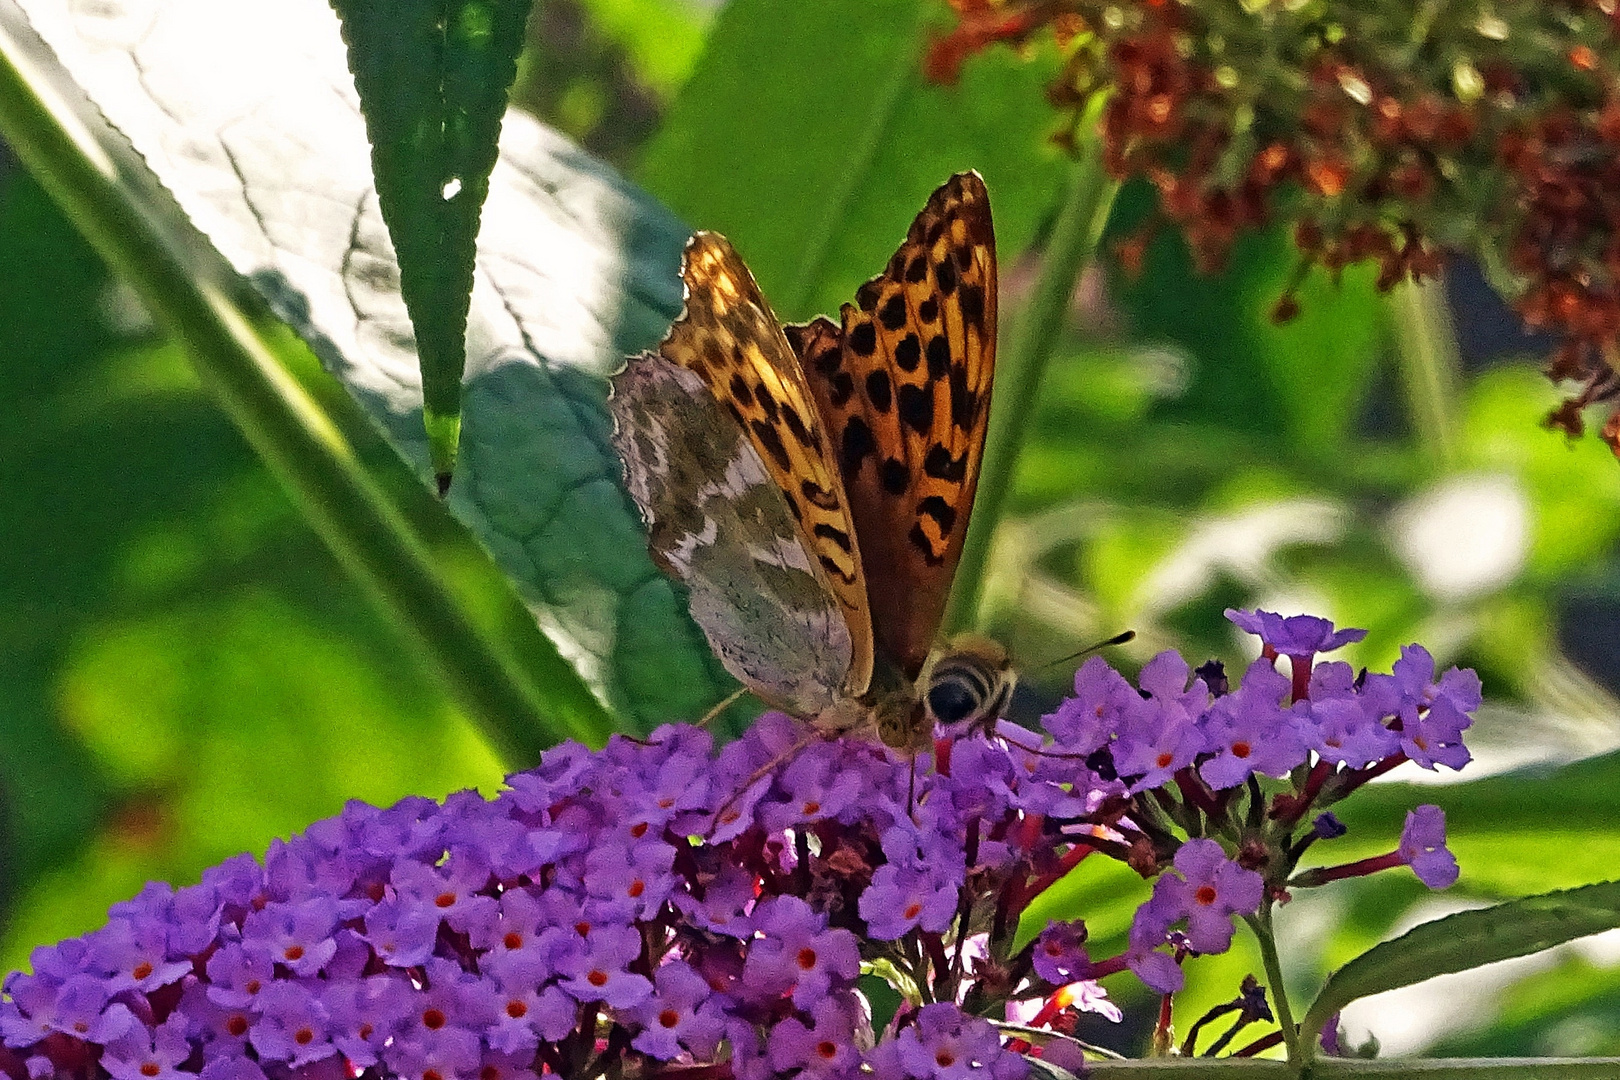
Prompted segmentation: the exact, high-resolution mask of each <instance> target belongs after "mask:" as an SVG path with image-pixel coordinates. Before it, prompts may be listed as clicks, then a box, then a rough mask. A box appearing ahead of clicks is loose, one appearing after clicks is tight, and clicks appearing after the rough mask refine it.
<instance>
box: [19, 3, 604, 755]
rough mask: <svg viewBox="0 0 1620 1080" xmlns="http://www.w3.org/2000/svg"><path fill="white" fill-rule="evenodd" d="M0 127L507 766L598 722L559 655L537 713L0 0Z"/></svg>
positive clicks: (263, 326)
mask: <svg viewBox="0 0 1620 1080" xmlns="http://www.w3.org/2000/svg"><path fill="white" fill-rule="evenodd" d="M0 135H3V136H4V137H5V139H6V141H7V142H9V143H10V145H11V147H12V149H13V150H14V151H15V152H16V153H17V156H18V158H19V159H20V160H21V161H22V162H23V164H24V165H26V166H27V167H28V169H29V170H30V172H32V173H33V175H34V176H35V178H37V179H38V181H39V182H40V184H41V185H42V186H44V188H45V189H46V190H47V191H48V192H49V193H50V195H51V197H52V198H53V199H54V200H55V201H56V203H57V205H59V206H60V207H61V208H62V210H63V212H64V213H66V214H67V216H68V218H69V219H70V220H71V221H73V223H74V224H75V226H76V227H77V228H78V229H79V231H80V232H81V233H82V234H83V235H84V237H85V239H86V240H88V241H89V242H90V244H91V246H92V247H93V248H95V249H96V251H97V252H98V253H99V254H100V255H101V257H102V258H103V259H104V260H106V262H107V264H108V265H109V266H110V267H111V268H112V270H113V271H114V273H116V274H118V275H119V276H120V277H122V278H123V279H124V280H125V281H127V282H129V284H130V285H131V286H133V287H134V289H135V290H136V292H137V293H138V294H139V295H140V297H141V299H142V301H143V302H144V303H145V304H146V307H147V309H148V310H149V311H151V312H152V314H153V315H154V317H156V319H157V320H158V322H159V323H160V324H161V325H162V327H163V328H164V329H165V330H166V331H167V332H168V333H169V334H170V335H171V336H172V337H173V338H174V339H175V340H177V341H179V342H180V343H181V344H182V345H183V346H184V348H185V350H186V352H187V354H188V355H189V356H190V358H191V360H192V362H193V363H194V364H195V365H196V368H197V371H198V373H199V375H200V376H201V378H202V381H203V384H204V385H205V386H206V387H207V388H208V389H209V390H210V391H211V392H212V393H213V395H214V397H215V399H216V400H217V401H218V402H219V404H220V405H221V406H222V407H223V408H224V409H225V411H226V413H227V414H228V415H229V416H230V417H231V419H232V420H233V421H234V422H235V423H236V425H237V427H238V428H240V429H241V431H242V434H243V435H244V436H245V437H246V438H247V441H248V443H249V444H250V445H251V446H252V447H253V449H254V451H255V452H256V453H257V454H258V455H259V456H260V457H261V458H262V459H263V460H264V462H265V463H266V465H268V466H269V468H270V470H271V471H272V472H273V473H274V474H275V475H276V477H277V479H279V480H280V481H281V483H282V484H283V486H284V487H286V489H287V490H288V492H289V493H291V495H292V496H293V498H294V500H295V501H296V502H297V503H298V504H299V506H300V508H301V509H302V510H303V512H304V514H305V516H306V517H307V518H308V520H309V521H310V523H311V524H312V525H313V526H314V528H315V529H316V531H317V532H318V533H319V534H320V535H321V537H322V539H324V540H325V541H326V543H327V545H328V546H329V547H330V548H331V550H332V552H333V553H334V554H335V555H336V556H337V558H338V560H339V562H341V563H342V564H343V566H344V567H345V568H346V569H347V570H348V571H349V572H350V574H352V575H353V576H354V577H355V579H356V580H358V581H359V582H360V583H361V584H362V585H363V586H364V587H365V588H366V590H367V591H368V592H369V593H370V594H371V596H372V598H373V599H374V600H375V601H376V602H377V604H378V605H379V607H380V608H381V609H382V610H383V612H384V614H385V615H386V616H388V617H389V618H390V619H391V621H392V622H393V623H394V624H395V625H396V626H398V627H400V628H401V629H402V630H403V631H405V633H406V636H407V637H409V638H411V639H413V640H414V641H415V642H416V643H417V644H418V645H419V646H420V648H421V650H422V652H423V655H424V656H425V658H426V659H427V660H428V662H429V665H430V667H431V668H432V669H433V670H434V671H436V672H437V673H438V674H439V675H440V676H441V677H442V679H443V681H444V683H445V685H446V687H447V688H448V689H449V691H450V692H451V694H452V695H453V696H454V697H455V698H456V699H457V701H458V702H459V703H460V704H461V706H462V707H463V708H464V709H465V710H466V711H467V713H468V714H469V715H470V716H471V717H472V718H473V719H474V720H475V721H476V722H478V723H480V724H481V725H482V727H483V730H484V733H485V734H486V736H487V737H488V738H489V739H490V741H491V742H492V743H493V744H494V746H495V748H496V750H497V751H498V752H499V753H500V755H501V756H502V758H503V759H504V760H505V761H507V762H508V763H511V764H514V765H523V764H527V763H531V762H533V761H534V760H536V759H537V758H538V756H539V753H540V751H541V750H542V749H544V748H545V747H546V746H548V745H551V744H552V743H554V742H555V741H557V740H558V739H560V738H563V737H567V736H575V737H578V738H582V739H586V740H592V741H600V740H601V739H603V738H605V737H606V735H607V733H608V732H610V731H611V730H612V722H611V719H610V718H609V717H608V715H607V713H606V712H605V710H604V709H603V708H602V706H601V705H600V704H599V703H598V702H597V701H596V699H595V697H594V696H593V695H592V694H591V692H590V690H589V688H588V687H586V686H585V684H584V683H583V681H581V680H580V679H579V677H578V675H577V674H576V673H575V672H574V671H573V669H572V668H571V667H569V666H568V665H567V663H566V662H565V661H564V660H562V658H561V657H560V656H557V657H556V658H555V660H556V662H555V664H548V665H547V666H548V668H549V669H550V672H551V674H552V677H553V679H554V680H555V681H554V682H552V683H551V684H550V685H548V686H547V687H546V698H547V702H548V703H549V704H550V705H551V706H552V707H551V709H550V711H549V713H548V712H546V711H544V710H543V709H542V707H541V704H540V701H539V699H538V697H537V696H536V694H535V691H534V689H533V687H532V685H531V684H529V683H528V682H527V680H526V679H524V677H523V676H522V675H521V674H520V673H519V672H518V670H517V669H516V667H514V665H513V663H512V661H511V660H510V658H508V657H507V656H506V655H505V654H503V653H502V652H501V651H500V650H499V649H498V648H497V647H496V646H495V644H494V643H493V642H492V641H491V640H490V639H489V638H487V637H486V636H485V635H484V634H483V633H482V632H480V631H479V630H478V629H477V628H476V627H475V626H473V624H472V623H471V622H470V621H469V620H468V618H467V616H466V613H465V612H464V610H463V609H462V608H461V606H460V605H459V604H458V602H457V601H456V599H455V597H454V596H453V595H452V594H451V592H450V590H449V588H448V587H447V586H446V584H445V582H444V580H443V579H442V578H441V577H440V575H439V573H438V571H437V569H436V568H435V567H434V566H433V564H432V562H431V560H430V558H429V556H428V553H427V551H426V550H425V549H424V547H423V545H422V544H421V542H420V540H419V539H418V538H417V536H416V535H415V534H414V533H413V532H412V531H411V529H410V527H409V526H408V525H407V524H406V523H405V521H404V519H403V518H402V517H401V516H400V514H399V512H398V510H397V509H396V508H395V507H394V506H393V505H392V504H391V503H390V502H389V501H388V499H387V498H386V496H384V495H383V494H382V492H381V491H380V490H379V489H378V487H377V486H376V484H375V483H374V482H373V481H372V479H371V477H370V476H369V475H368V474H367V473H366V472H365V470H364V469H363V468H362V467H361V466H360V464H359V463H358V461H357V460H356V459H355V457H354V455H353V453H352V451H351V449H350V447H349V445H348V444H347V442H346V441H345V440H344V439H343V437H342V435H341V434H340V433H339V431H338V430H337V428H336V427H335V426H334V425H333V424H332V422H331V420H330V419H329V418H328V417H327V416H326V414H325V413H324V412H322V411H321V409H320V407H319V405H317V404H316V403H315V401H314V400H313V399H312V398H311V397H310V396H309V395H308V393H306V392H305V390H304V389H303V388H302V387H300V386H299V385H298V383H297V382H296V381H295V380H294V379H293V378H292V377H291V376H290V375H289V374H288V373H287V371H286V370H285V369H284V368H283V367H282V366H281V364H280V363H279V361H278V360H277V358H276V355H275V352H274V349H273V347H272V346H271V345H270V343H269V342H270V340H271V339H270V336H269V335H270V333H271V331H272V324H271V322H270V320H269V319H268V318H262V317H257V316H255V315H253V314H250V309H249V308H247V307H245V306H244V304H243V303H242V302H239V299H238V298H239V296H241V295H242V292H241V290H242V288H243V287H242V285H241V283H240V281H239V279H237V278H236V276H235V273H234V271H232V270H231V269H230V268H229V267H228V266H226V265H225V263H224V260H223V259H222V258H220V257H218V255H217V253H216V252H214V249H213V248H212V247H211V246H210V245H209V244H208V243H207V241H206V240H205V239H203V238H201V237H199V236H197V235H196V234H195V233H194V232H193V231H192V230H191V229H190V227H189V224H188V223H186V222H185V220H184V215H183V214H181V213H180V211H179V210H178V208H175V207H174V206H173V204H172V201H170V200H169V197H168V195H167V193H166V192H163V191H162V190H161V189H160V188H159V186H158V185H157V183H156V181H155V180H154V179H153V178H152V177H151V174H150V173H149V172H148V171H147V170H146V167H145V165H144V163H143V162H141V161H140V160H139V159H138V158H137V157H136V156H135V155H134V154H133V153H132V152H131V151H130V149H129V148H128V146H127V145H126V144H125V143H124V142H123V139H122V137H121V136H119V135H118V134H117V133H115V132H113V131H111V129H110V128H108V127H107V125H106V122H105V121H104V120H102V118H101V116H100V114H99V112H97V111H96V110H95V107H94V106H93V105H92V104H91V103H90V102H88V101H86V100H85V99H84V97H83V94H82V92H80V91H79V89H78V88H77V86H75V85H74V84H73V83H72V81H71V79H69V78H68V76H67V75H66V73H65V72H63V71H62V70H61V69H60V68H59V67H58V66H56V65H55V63H54V61H53V60H51V59H50V51H49V49H48V48H47V47H46V46H45V44H44V43H43V42H41V41H40V40H39V39H38V37H37V35H35V34H34V32H33V30H32V27H30V26H29V25H28V23H27V20H26V18H25V17H24V16H23V15H22V13H21V12H20V11H19V10H18V9H17V8H16V6H15V5H14V4H12V3H10V2H9V0H0Z"/></svg>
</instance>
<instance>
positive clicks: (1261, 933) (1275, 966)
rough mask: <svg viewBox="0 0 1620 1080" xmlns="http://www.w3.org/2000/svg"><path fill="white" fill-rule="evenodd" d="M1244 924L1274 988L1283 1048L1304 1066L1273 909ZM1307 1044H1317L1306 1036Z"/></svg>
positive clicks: (1273, 1000)
mask: <svg viewBox="0 0 1620 1080" xmlns="http://www.w3.org/2000/svg"><path fill="white" fill-rule="evenodd" d="M1243 921H1244V922H1246V923H1248V924H1249V929H1250V930H1253V931H1254V937H1255V940H1256V941H1258V942H1259V943H1260V961H1261V963H1263V964H1264V965H1265V967H1266V981H1267V982H1268V983H1270V984H1271V1003H1272V1005H1273V1007H1275V1008H1276V1010H1277V1026H1278V1027H1279V1028H1281V1029H1282V1037H1283V1045H1284V1046H1286V1047H1288V1060H1289V1061H1292V1062H1296V1063H1298V1064H1300V1065H1304V1064H1305V1059H1304V1058H1301V1056H1300V1032H1299V1028H1298V1027H1296V1026H1295V1025H1294V1010H1293V1009H1292V1008H1291V1007H1290V1006H1289V1004H1288V988H1287V986H1286V985H1285V984H1284V983H1283V973H1282V963H1281V962H1280V961H1279V960H1278V959H1277V939H1276V937H1275V935H1273V934H1272V932H1271V908H1270V906H1269V905H1265V906H1262V907H1261V909H1260V914H1258V915H1246V916H1244V919H1243ZM1307 1040H1308V1041H1309V1042H1310V1043H1313V1044H1314V1042H1315V1039H1314V1037H1311V1036H1307ZM1306 1053H1307V1054H1308V1053H1309V1051H1307V1052H1306Z"/></svg>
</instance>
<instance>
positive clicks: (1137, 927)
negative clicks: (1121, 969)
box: [1125, 874, 1186, 994]
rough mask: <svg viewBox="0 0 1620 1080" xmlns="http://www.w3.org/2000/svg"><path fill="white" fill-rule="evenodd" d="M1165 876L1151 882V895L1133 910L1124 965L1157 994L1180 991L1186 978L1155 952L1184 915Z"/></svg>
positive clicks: (1178, 894)
mask: <svg viewBox="0 0 1620 1080" xmlns="http://www.w3.org/2000/svg"><path fill="white" fill-rule="evenodd" d="M1180 884H1181V882H1179V881H1177V879H1175V878H1173V877H1171V876H1170V875H1169V874H1165V875H1162V876H1161V877H1160V878H1159V879H1158V880H1157V881H1155V882H1154V883H1153V894H1152V896H1150V897H1149V898H1148V901H1147V903H1145V904H1143V905H1142V906H1141V907H1138V908H1137V909H1136V914H1135V915H1134V916H1133V917H1132V918H1131V929H1130V935H1129V947H1128V948H1127V950H1126V954H1125V957H1126V964H1127V966H1129V967H1130V969H1131V970H1132V971H1134V972H1135V973H1136V977H1137V978H1139V979H1141V980H1142V982H1143V983H1145V984H1146V985H1147V986H1148V987H1149V989H1152V990H1156V991H1158V992H1159V993H1161V994H1173V993H1175V992H1176V991H1177V990H1180V989H1181V987H1182V984H1183V982H1185V980H1186V975H1185V974H1184V973H1183V972H1182V970H1181V965H1179V964H1177V963H1176V962H1175V960H1174V959H1173V958H1171V957H1170V956H1167V955H1166V954H1164V953H1163V952H1160V951H1159V948H1160V946H1162V945H1163V944H1164V943H1165V941H1166V939H1167V938H1168V937H1169V934H1170V927H1172V926H1174V925H1175V924H1176V922H1177V921H1179V920H1180V919H1181V918H1182V917H1183V916H1184V915H1186V909H1185V905H1184V904H1183V898H1182V896H1181V891H1180V889H1179V888H1178V886H1179V885H1180Z"/></svg>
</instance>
